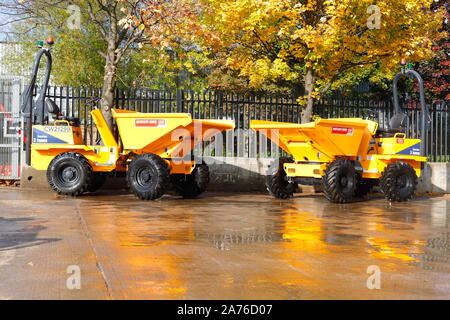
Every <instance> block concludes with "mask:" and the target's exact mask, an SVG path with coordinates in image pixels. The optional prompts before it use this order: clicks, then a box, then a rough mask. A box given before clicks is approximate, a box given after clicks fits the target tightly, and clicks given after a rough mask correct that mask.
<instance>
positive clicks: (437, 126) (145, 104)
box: [47, 86, 450, 162]
mask: <svg viewBox="0 0 450 320" xmlns="http://www.w3.org/2000/svg"><path fill="white" fill-rule="evenodd" d="M47 94H48V97H49V98H51V99H53V100H54V101H55V102H56V104H57V105H58V106H60V108H61V111H62V113H63V114H64V115H66V116H72V117H78V118H80V120H81V125H82V129H83V133H84V138H85V143H87V144H93V143H95V141H96V139H97V138H98V137H97V133H96V129H95V126H94V125H93V121H92V118H91V117H90V111H92V110H93V109H96V108H98V107H99V101H100V96H101V90H100V89H96V88H74V87H57V86H52V87H49V89H48V93H47ZM114 107H116V108H120V109H125V110H133V111H138V112H152V113H165V112H187V113H191V115H192V117H193V118H194V119H232V120H235V122H236V130H235V133H234V134H233V135H231V136H230V135H228V136H227V135H226V134H223V140H224V141H223V144H224V145H228V146H229V145H230V142H229V141H228V142H227V141H226V140H227V139H232V140H233V141H232V144H231V145H233V146H234V147H233V150H231V151H230V150H228V153H227V154H226V155H227V156H233V157H266V156H274V153H277V154H279V153H280V150H279V149H278V148H277V147H276V146H273V145H271V144H270V142H267V141H266V140H265V139H264V137H262V136H261V135H259V134H258V133H255V132H254V131H253V130H250V129H249V124H250V120H270V121H279V122H291V123H300V122H301V111H302V110H301V106H300V105H299V104H298V103H297V101H296V98H295V97H293V96H266V95H250V94H236V93H224V92H215V91H205V92H193V91H186V90H175V91H167V90H153V89H145V88H144V89H143V88H130V89H116V92H115V101H114ZM428 107H429V116H428V117H427V118H428V120H429V125H428V130H427V133H426V134H425V135H424V136H423V137H422V135H421V133H420V130H419V128H420V119H421V110H420V106H419V105H418V104H416V103H409V104H404V105H403V106H402V111H403V112H405V113H406V114H407V115H408V122H407V128H406V132H407V134H408V137H411V138H425V139H426V141H427V156H428V157H429V160H430V161H437V162H447V161H450V141H449V135H450V129H449V128H448V124H449V120H450V119H449V117H450V110H449V102H448V101H442V102H435V103H433V104H431V105H429V106H428ZM314 114H315V115H318V116H320V117H323V118H343V117H348V118H352V117H363V118H371V119H373V118H375V119H376V120H377V121H378V123H379V126H380V127H387V126H388V124H389V119H390V118H391V116H392V115H393V104H392V101H389V100H388V101H383V100H380V101H373V100H348V99H345V98H329V99H321V100H319V101H316V103H315V105H314Z"/></svg>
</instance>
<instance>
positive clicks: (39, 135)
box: [33, 128, 67, 144]
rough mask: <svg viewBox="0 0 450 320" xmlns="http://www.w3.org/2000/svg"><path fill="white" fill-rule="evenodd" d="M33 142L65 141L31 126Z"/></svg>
mask: <svg viewBox="0 0 450 320" xmlns="http://www.w3.org/2000/svg"><path fill="white" fill-rule="evenodd" d="M33 143H66V144H67V142H66V141H64V140H61V139H58V138H56V137H54V136H52V135H49V134H48V133H45V132H43V131H41V130H38V129H36V128H33Z"/></svg>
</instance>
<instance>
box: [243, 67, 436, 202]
mask: <svg viewBox="0 0 450 320" xmlns="http://www.w3.org/2000/svg"><path fill="white" fill-rule="evenodd" d="M403 64H404V63H403ZM403 75H411V76H414V77H416V79H417V80H418V83H419V88H420V103H421V105H422V119H421V134H422V137H424V136H425V135H426V127H427V123H426V120H425V119H427V117H428V111H427V106H426V105H425V97H424V91H423V81H422V78H421V77H420V75H419V74H418V73H417V72H416V71H414V70H411V69H410V68H403V70H402V72H400V73H399V74H397V75H396V77H395V78H394V84H393V93H394V116H393V117H392V118H391V121H390V123H389V128H379V127H378V123H377V122H375V121H371V120H365V119H360V118H340V119H320V118H316V119H315V121H314V122H310V123H306V124H295V123H280V122H271V121H259V120H253V121H251V123H250V127H251V128H252V129H253V130H256V131H259V132H261V133H262V134H264V135H266V136H267V137H268V138H269V139H270V140H272V142H274V143H276V144H278V145H279V146H280V147H281V149H283V150H284V151H286V152H287V153H289V154H291V155H292V157H284V158H280V159H277V160H276V161H275V162H274V163H273V164H272V165H271V166H270V168H269V172H268V175H267V181H266V186H267V189H268V191H269V192H270V193H271V194H272V195H273V196H274V197H276V198H280V199H286V198H290V197H292V195H293V194H294V192H295V191H296V189H297V185H298V184H321V185H322V188H323V192H324V195H325V197H326V198H327V199H328V200H329V201H331V202H335V203H346V202H350V201H352V200H353V199H355V198H361V197H363V196H365V195H366V194H368V193H369V192H370V191H371V190H372V187H373V186H374V185H379V187H380V189H381V191H382V192H383V194H384V195H385V197H386V199H387V200H389V201H406V200H409V199H411V198H412V197H413V196H414V194H415V192H416V187H417V183H418V177H420V174H421V169H422V165H423V163H424V162H425V161H426V159H427V158H426V157H425V152H426V146H425V143H424V141H421V140H419V139H410V138H408V137H407V135H406V133H405V127H406V125H405V122H406V120H407V116H406V114H404V113H402V111H401V109H400V107H399V102H398V94H397V81H398V79H399V77H400V76H403Z"/></svg>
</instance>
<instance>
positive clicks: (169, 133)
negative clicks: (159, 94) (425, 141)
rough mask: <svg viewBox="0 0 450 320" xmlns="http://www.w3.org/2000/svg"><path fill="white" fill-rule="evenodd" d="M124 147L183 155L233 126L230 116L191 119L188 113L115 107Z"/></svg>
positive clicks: (142, 151) (137, 151)
mask: <svg viewBox="0 0 450 320" xmlns="http://www.w3.org/2000/svg"><path fill="white" fill-rule="evenodd" d="M113 117H114V119H115V120H116V122H117V128H118V130H119V136H120V138H121V140H122V143H123V149H124V150H127V151H130V152H134V153H137V154H141V153H153V154H157V155H158V156H160V157H163V158H171V159H173V158H183V157H184V156H185V155H186V154H188V153H190V152H191V150H192V149H193V148H195V146H196V145H197V144H198V143H200V142H202V141H207V140H208V139H210V138H211V137H213V136H215V135H216V134H218V133H219V132H221V131H224V130H228V129H233V128H234V121H231V120H193V119H192V118H191V115H190V114H189V113H139V112H134V111H125V110H119V109H114V110H113Z"/></svg>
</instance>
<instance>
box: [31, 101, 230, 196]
mask: <svg viewBox="0 0 450 320" xmlns="http://www.w3.org/2000/svg"><path fill="white" fill-rule="evenodd" d="M91 114H92V117H93V120H94V123H95V125H96V127H97V130H98V133H99V134H100V136H101V139H102V143H101V145H95V146H86V145H83V144H82V139H81V130H80V127H79V122H78V121H73V123H74V124H73V123H71V122H70V121H67V120H58V121H55V122H54V123H53V124H51V125H36V126H34V127H33V130H34V131H33V132H36V135H34V136H33V144H32V146H31V148H32V150H31V152H32V166H33V168H35V169H37V170H47V179H48V182H49V185H50V186H51V188H52V189H53V190H54V191H55V192H56V193H58V194H65V195H72V196H78V195H81V194H83V193H84V192H94V191H96V190H98V189H99V188H100V187H101V186H102V184H103V182H104V181H105V177H106V174H107V173H112V172H126V175H127V182H128V185H129V187H130V189H131V191H132V192H133V193H134V194H135V195H136V196H138V197H139V198H140V199H144V200H153V199H157V198H160V197H161V196H162V195H163V194H164V193H165V191H167V190H168V189H169V188H170V187H171V186H172V187H174V189H175V191H176V192H177V193H178V194H180V195H182V196H184V197H195V196H198V195H199V194H201V193H202V192H204V191H205V190H206V186H207V185H208V182H209V169H208V166H207V165H206V164H204V163H196V162H194V161H191V160H185V159H186V156H187V155H188V154H189V153H190V152H191V151H192V149H193V148H194V147H195V146H196V145H197V144H198V143H200V142H202V141H205V140H208V139H210V138H211V137H213V136H214V135H216V134H218V133H220V132H221V131H224V130H228V129H233V128H234V122H233V121H230V120H193V119H192V118H191V115H190V114H184V113H139V112H133V111H125V110H119V109H113V110H112V114H113V117H114V119H115V120H116V123H117V129H118V138H119V139H120V141H116V139H115V137H114V135H113V133H112V132H111V130H110V129H109V127H108V125H107V124H106V121H105V119H104V118H103V116H102V113H101V111H100V110H98V109H97V110H93V111H92V112H91Z"/></svg>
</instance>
